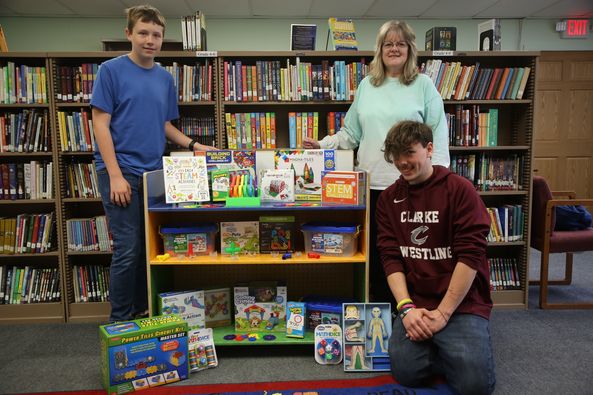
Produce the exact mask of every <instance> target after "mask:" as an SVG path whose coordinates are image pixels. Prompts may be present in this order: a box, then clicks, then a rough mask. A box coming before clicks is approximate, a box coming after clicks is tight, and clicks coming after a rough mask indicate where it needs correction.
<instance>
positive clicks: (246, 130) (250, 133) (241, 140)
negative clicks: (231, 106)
mask: <svg viewBox="0 0 593 395" xmlns="http://www.w3.org/2000/svg"><path fill="white" fill-rule="evenodd" d="M224 116H225V127H226V138H227V146H228V148H229V149H270V148H276V113H273V112H248V113H228V112H227V113H225V114H224Z"/></svg>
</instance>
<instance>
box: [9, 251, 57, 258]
mask: <svg viewBox="0 0 593 395" xmlns="http://www.w3.org/2000/svg"><path fill="white" fill-rule="evenodd" d="M58 257H60V252H59V251H49V252H43V253H39V254H31V253H28V254H0V258H11V259H29V258H58Z"/></svg>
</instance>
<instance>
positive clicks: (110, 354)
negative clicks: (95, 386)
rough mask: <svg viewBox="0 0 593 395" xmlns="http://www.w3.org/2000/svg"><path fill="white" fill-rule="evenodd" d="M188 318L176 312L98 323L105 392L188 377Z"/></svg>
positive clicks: (128, 389)
mask: <svg viewBox="0 0 593 395" xmlns="http://www.w3.org/2000/svg"><path fill="white" fill-rule="evenodd" d="M187 329H188V328H187V322H185V321H184V320H183V319H181V318H180V317H179V316H177V315H174V314H173V315H166V316H156V317H151V318H143V319H139V320H133V321H124V322H118V323H115V324H109V325H101V326H100V327H99V335H100V338H101V360H102V366H101V373H102V382H103V387H104V388H105V389H106V390H107V393H108V394H125V393H128V392H134V391H139V390H143V389H147V388H149V387H156V386H160V385H163V384H168V383H172V382H176V381H180V380H185V379H187V377H188V374H189V371H188V366H189V365H188V349H187Z"/></svg>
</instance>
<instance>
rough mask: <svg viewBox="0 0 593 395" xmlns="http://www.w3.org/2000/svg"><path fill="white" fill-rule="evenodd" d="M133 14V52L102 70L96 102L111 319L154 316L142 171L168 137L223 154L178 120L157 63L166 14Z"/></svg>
mask: <svg viewBox="0 0 593 395" xmlns="http://www.w3.org/2000/svg"><path fill="white" fill-rule="evenodd" d="M126 12H127V27H126V29H125V32H126V36H127V38H128V40H129V41H130V42H131V43H132V50H131V52H130V53H128V54H126V55H122V56H119V57H117V58H114V59H111V60H108V61H106V62H105V63H103V64H102V65H101V67H100V68H99V72H98V74H97V80H96V82H95V84H94V86H93V95H92V100H91V106H92V111H93V129H94V133H95V141H96V151H95V161H96V169H97V176H98V180H99V190H100V192H101V197H102V200H103V206H104V208H105V213H106V215H107V219H108V221H109V229H110V231H111V234H112V236H113V242H114V251H113V257H112V261H111V268H110V284H109V300H110V302H111V315H110V317H109V320H110V321H111V322H115V321H125V320H129V319H133V318H135V317H138V316H143V315H146V314H147V307H148V302H147V287H146V259H145V246H144V207H143V198H142V174H143V173H144V172H146V171H152V170H156V169H159V168H161V167H162V155H163V152H164V150H165V140H166V138H168V139H169V140H171V141H173V142H174V143H176V144H178V145H180V146H183V147H188V148H189V149H190V150H192V151H198V150H214V149H216V148H214V147H210V146H205V145H202V144H199V143H198V142H196V141H195V140H192V139H190V138H189V137H187V136H185V135H184V134H183V133H182V132H180V131H179V130H178V129H177V128H176V127H175V126H173V124H172V123H171V120H173V119H177V118H178V117H179V110H178V108H177V94H176V89H175V85H174V82H173V77H172V76H171V75H170V74H169V73H168V72H167V71H166V70H165V69H164V68H162V67H161V66H159V65H157V64H155V62H154V57H155V55H156V54H157V53H158V52H159V50H160V49H161V45H162V43H163V36H164V33H165V19H164V17H163V16H162V15H161V13H160V12H159V11H158V10H157V9H156V8H154V7H151V6H148V5H144V6H137V7H132V8H129V9H127V10H126Z"/></svg>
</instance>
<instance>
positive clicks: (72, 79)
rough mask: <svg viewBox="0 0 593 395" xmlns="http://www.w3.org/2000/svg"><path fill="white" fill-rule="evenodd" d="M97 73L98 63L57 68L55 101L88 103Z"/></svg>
mask: <svg viewBox="0 0 593 395" xmlns="http://www.w3.org/2000/svg"><path fill="white" fill-rule="evenodd" d="M98 71H99V64H98V63H82V64H81V65H80V66H65V65H63V66H58V67H57V71H56V99H57V101H58V102H60V103H89V102H90V101H91V98H92V94H93V85H94V83H95V80H96V79H97V72H98Z"/></svg>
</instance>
